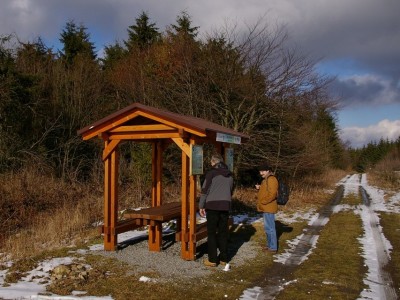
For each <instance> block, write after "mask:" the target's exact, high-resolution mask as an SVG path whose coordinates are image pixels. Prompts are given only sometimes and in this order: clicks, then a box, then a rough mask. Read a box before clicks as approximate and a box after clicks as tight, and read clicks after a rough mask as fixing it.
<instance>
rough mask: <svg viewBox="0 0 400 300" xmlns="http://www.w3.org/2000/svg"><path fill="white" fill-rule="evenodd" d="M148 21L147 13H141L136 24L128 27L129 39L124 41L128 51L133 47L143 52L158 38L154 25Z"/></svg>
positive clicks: (158, 34)
mask: <svg viewBox="0 0 400 300" xmlns="http://www.w3.org/2000/svg"><path fill="white" fill-rule="evenodd" d="M149 20H150V19H149V16H148V15H147V13H146V12H142V13H141V14H140V16H139V18H136V23H135V24H134V25H131V26H129V29H128V34H129V38H128V40H127V41H125V46H126V47H127V48H128V50H129V51H131V50H132V49H133V48H135V47H138V48H139V49H141V50H143V49H145V48H147V47H149V46H150V45H152V44H153V43H154V42H156V41H157V40H158V39H159V38H160V33H159V32H158V28H157V27H156V24H155V23H150V22H149Z"/></svg>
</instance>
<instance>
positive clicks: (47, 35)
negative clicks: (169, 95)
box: [0, 0, 400, 147]
mask: <svg viewBox="0 0 400 300" xmlns="http://www.w3.org/2000/svg"><path fill="white" fill-rule="evenodd" d="M142 11H146V12H147V13H148V15H149V17H150V20H151V21H152V22H154V23H156V26H157V27H158V28H159V29H160V31H163V30H165V28H166V26H168V25H170V24H173V23H175V20H176V17H177V16H178V15H179V14H180V13H181V12H182V11H186V12H187V13H188V14H189V15H190V16H191V18H192V22H193V25H194V26H199V27H200V33H201V34H207V33H208V32H211V31H213V30H215V29H219V28H222V27H223V26H225V25H226V24H236V25H237V27H238V28H241V27H242V28H245V27H246V25H251V24H254V23H255V22H256V21H257V19H259V18H261V17H264V18H267V20H268V22H269V23H270V24H271V26H275V25H279V26H284V27H285V28H286V30H287V32H288V34H289V41H290V45H291V46H294V47H296V48H298V49H300V50H301V51H302V52H303V53H306V54H307V55H309V56H310V57H312V58H313V59H315V60H317V61H318V64H317V65H316V71H317V72H319V73H321V74H326V75H330V76H334V77H335V80H334V81H333V82H332V84H331V86H330V92H331V94H332V96H333V97H334V98H335V99H337V101H338V103H339V106H338V107H339V108H340V110H339V111H338V113H337V120H338V125H339V128H340V135H341V137H342V139H343V141H345V142H347V143H348V144H349V145H351V146H352V147H361V146H363V145H365V144H366V143H368V142H370V141H372V140H376V141H377V140H379V139H380V138H384V139H386V138H388V139H390V140H394V139H397V138H398V137H399V136H400V67H399V62H400V18H399V12H400V1H399V0H379V1H376V0H336V1H331V0H268V1H265V0H247V1H242V0H203V1H190V0H189V1H187V0H186V1H184V0H163V1H156V0H147V1H138V0H69V1H62V0H1V1H0V35H6V34H11V33H14V34H16V35H17V36H18V37H19V39H20V40H22V41H27V40H33V39H35V38H37V37H39V36H40V37H41V38H42V39H43V40H44V42H45V43H46V45H47V46H49V47H53V48H54V49H57V48H59V42H58V39H59V37H60V33H61V32H62V30H63V28H64V27H65V24H66V22H68V21H70V20H73V21H74V22H76V23H78V24H79V23H83V24H84V26H85V27H87V29H88V32H89V33H90V35H91V40H92V41H93V42H94V43H95V45H96V49H97V51H98V53H99V54H101V53H102V49H103V48H104V46H105V45H109V44H113V43H114V42H115V41H122V40H124V39H127V29H128V27H129V26H130V25H132V24H134V23H135V19H136V18H137V17H138V16H139V14H140V13H141V12H142Z"/></svg>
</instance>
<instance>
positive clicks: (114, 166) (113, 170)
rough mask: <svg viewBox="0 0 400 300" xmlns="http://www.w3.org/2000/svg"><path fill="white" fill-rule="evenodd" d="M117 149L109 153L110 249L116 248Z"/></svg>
mask: <svg viewBox="0 0 400 300" xmlns="http://www.w3.org/2000/svg"><path fill="white" fill-rule="evenodd" d="M118 156H119V155H118V151H117V149H115V150H114V151H113V152H112V153H111V191H110V192H111V207H110V229H111V232H112V234H111V240H110V244H111V250H113V251H115V250H117V243H118V240H117V236H118V235H117V234H116V233H115V232H116V231H115V228H116V227H117V223H118V165H119V163H118V161H119V157H118Z"/></svg>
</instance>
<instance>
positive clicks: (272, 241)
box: [263, 212, 278, 250]
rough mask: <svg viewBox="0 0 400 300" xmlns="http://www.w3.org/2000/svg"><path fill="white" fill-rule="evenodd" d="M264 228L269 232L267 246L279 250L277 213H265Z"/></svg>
mask: <svg viewBox="0 0 400 300" xmlns="http://www.w3.org/2000/svg"><path fill="white" fill-rule="evenodd" d="M263 219H264V230H265V233H266V234H267V247H268V248H269V249H271V250H278V240H277V238H276V228H275V214H271V213H266V212H265V213H263Z"/></svg>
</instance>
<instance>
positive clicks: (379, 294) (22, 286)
mask: <svg viewBox="0 0 400 300" xmlns="http://www.w3.org/2000/svg"><path fill="white" fill-rule="evenodd" d="M340 184H343V185H344V188H345V189H344V196H346V195H349V194H351V193H354V194H358V190H359V186H360V185H361V186H362V187H363V188H364V189H365V190H366V191H367V193H368V194H369V195H370V198H371V199H370V200H371V205H370V207H369V208H367V207H358V208H356V209H354V208H352V207H351V206H349V205H337V206H336V207H335V209H334V212H339V211H341V210H349V209H354V210H355V213H358V214H360V216H361V218H362V220H363V226H364V231H365V234H364V236H363V237H362V238H360V243H361V244H362V249H363V252H364V254H363V256H364V258H365V261H366V265H367V266H368V270H369V271H368V274H367V278H366V279H365V283H366V284H367V285H368V286H369V288H368V289H366V290H365V291H363V292H362V294H361V295H360V299H384V298H385V297H384V294H383V293H384V291H382V283H381V282H380V281H379V280H380V276H379V272H380V270H379V266H378V265H377V261H378V258H377V251H376V247H372V246H373V245H374V243H375V242H376V237H375V238H374V237H373V235H374V234H373V233H372V231H371V223H372V224H373V223H374V222H376V223H377V224H378V225H379V216H378V214H377V212H393V213H400V193H397V194H395V195H394V196H392V197H390V198H389V199H388V201H386V202H385V201H384V196H385V193H384V191H382V190H379V189H376V188H374V187H371V186H369V185H368V183H367V179H366V176H365V175H363V176H362V177H361V180H360V177H359V175H352V176H347V177H345V178H343V179H342V180H341V181H340V182H339V183H338V185H340ZM371 212H372V213H371ZM276 218H277V220H280V221H281V222H283V223H286V224H290V223H293V222H298V221H301V220H307V221H308V224H309V225H317V224H318V225H325V224H326V223H327V222H328V221H329V219H328V218H320V216H319V214H318V213H316V212H315V210H310V211H306V212H297V213H295V214H293V215H291V216H287V215H285V214H284V213H283V212H279V213H278V214H277V216H276ZM371 218H373V220H372V221H371ZM243 222H245V223H255V222H262V219H260V217H259V216H256V217H250V216H248V215H236V216H234V223H235V224H241V223H243ZM378 228H379V230H380V231H379V232H380V233H381V236H380V238H381V239H382V241H383V245H384V246H383V249H382V253H384V254H386V255H387V257H386V258H387V259H388V258H390V251H391V250H392V246H391V245H390V243H389V241H388V240H387V239H386V238H385V237H384V236H383V234H382V230H381V228H380V226H378ZM166 230H168V228H166ZM146 235H147V232H145V231H137V230H134V231H129V232H125V233H122V234H119V235H118V241H119V242H123V241H125V240H129V239H136V238H142V237H143V236H146ZM375 235H376V234H375ZM301 238H302V237H301V236H298V237H296V238H295V239H294V240H291V241H288V245H289V248H290V249H293V248H294V247H295V246H296V245H297V244H298V243H299V241H301ZM317 240H318V237H317V236H316V237H315V238H314V239H313V241H312V245H313V246H312V248H314V247H315V246H316V244H317ZM102 249H103V245H102V244H98V245H94V246H92V247H90V249H89V250H83V249H81V250H78V251H77V252H78V253H80V254H85V253H86V252H89V251H96V250H102ZM290 249H289V250H288V251H285V253H281V254H276V255H275V261H277V262H280V263H285V261H286V260H287V258H288V256H289V255H290V251H291V250H290ZM371 249H372V250H371ZM374 250H375V251H374ZM311 252H312V251H309V252H308V254H306V255H305V257H303V258H302V260H301V262H302V261H304V260H306V259H307V257H308V255H310V253H311ZM1 257H2V255H1V253H0V258H1ZM3 257H4V255H3ZM380 259H381V258H380ZM75 260H77V258H75V257H63V258H53V259H51V260H46V261H43V262H41V263H40V264H39V266H38V267H37V268H36V269H34V270H32V271H30V272H28V275H27V276H26V277H24V278H22V279H21V280H20V281H19V282H18V283H16V284H10V285H9V286H6V287H5V286H3V284H4V278H5V274H6V273H7V269H6V270H1V271H0V298H3V299H20V300H22V299H35V300H44V299H52V300H58V299H60V300H61V299H62V300H65V299H68V300H78V299H80V300H111V299H112V297H110V296H106V297H94V296H84V295H85V294H86V292H85V291H74V292H73V293H72V295H69V296H59V295H47V296H44V295H40V294H41V293H44V292H45V291H46V285H47V284H48V283H46V282H44V279H43V278H45V277H50V271H51V270H53V269H54V268H55V267H56V266H58V265H61V264H65V265H68V264H72V263H74V262H75ZM301 262H300V263H301ZM11 265H12V262H7V263H6V267H8V268H9V267H11ZM141 281H144V282H146V281H147V279H146V278H145V277H143V278H141ZM260 293H262V289H261V288H259V287H254V288H252V289H251V290H247V291H244V294H243V295H242V297H241V299H256V298H257V297H258V295H259V294H260Z"/></svg>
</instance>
